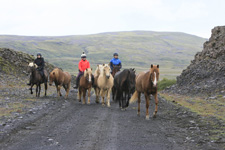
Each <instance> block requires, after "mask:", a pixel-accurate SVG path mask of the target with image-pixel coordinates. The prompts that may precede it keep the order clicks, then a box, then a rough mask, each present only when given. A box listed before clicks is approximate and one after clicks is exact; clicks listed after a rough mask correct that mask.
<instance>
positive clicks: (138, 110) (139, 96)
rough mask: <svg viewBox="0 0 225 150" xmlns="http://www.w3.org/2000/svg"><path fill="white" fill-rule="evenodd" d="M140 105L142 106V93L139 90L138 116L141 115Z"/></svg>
mask: <svg viewBox="0 0 225 150" xmlns="http://www.w3.org/2000/svg"><path fill="white" fill-rule="evenodd" d="M140 107H141V93H139V92H138V113H137V115H138V116H140Z"/></svg>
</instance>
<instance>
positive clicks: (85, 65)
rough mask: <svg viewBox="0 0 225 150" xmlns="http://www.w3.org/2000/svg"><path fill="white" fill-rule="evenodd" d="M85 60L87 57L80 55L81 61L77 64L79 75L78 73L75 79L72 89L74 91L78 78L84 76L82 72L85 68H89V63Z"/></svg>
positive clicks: (77, 84)
mask: <svg viewBox="0 0 225 150" xmlns="http://www.w3.org/2000/svg"><path fill="white" fill-rule="evenodd" d="M86 58H87V56H86V54H84V52H83V54H82V55H81V61H80V62H79V64H78V68H79V73H78V75H77V78H76V86H75V87H74V88H75V89H77V88H78V86H79V81H80V77H81V76H82V75H83V74H84V71H85V70H86V69H87V68H90V63H89V61H88V60H87V59H86ZM93 83H94V76H93V75H92V84H93Z"/></svg>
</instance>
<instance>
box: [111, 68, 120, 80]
mask: <svg viewBox="0 0 225 150" xmlns="http://www.w3.org/2000/svg"><path fill="white" fill-rule="evenodd" d="M119 71H120V66H115V65H113V70H112V76H113V78H114V77H115V74H116V73H117V72H119Z"/></svg>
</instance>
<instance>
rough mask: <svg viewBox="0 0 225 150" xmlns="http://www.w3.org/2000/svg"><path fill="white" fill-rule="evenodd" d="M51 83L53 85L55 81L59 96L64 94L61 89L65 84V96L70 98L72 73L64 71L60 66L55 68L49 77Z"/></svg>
mask: <svg viewBox="0 0 225 150" xmlns="http://www.w3.org/2000/svg"><path fill="white" fill-rule="evenodd" d="M49 80H50V81H49V85H50V86H51V85H52V82H55V86H56V90H57V94H58V97H59V96H62V94H61V92H60V89H61V87H62V86H63V87H64V89H65V90H66V96H65V98H68V94H69V91H70V84H71V83H70V82H71V75H70V74H69V73H68V72H63V71H62V70H61V69H59V68H55V69H54V70H53V71H52V72H51V73H50V77H49Z"/></svg>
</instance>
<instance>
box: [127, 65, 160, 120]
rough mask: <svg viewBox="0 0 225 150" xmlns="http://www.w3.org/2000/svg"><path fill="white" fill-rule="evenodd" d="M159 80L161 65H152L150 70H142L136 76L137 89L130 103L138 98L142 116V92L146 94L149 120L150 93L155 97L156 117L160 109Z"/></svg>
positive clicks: (147, 118)
mask: <svg viewBox="0 0 225 150" xmlns="http://www.w3.org/2000/svg"><path fill="white" fill-rule="evenodd" d="M158 80H159V65H157V66H156V65H151V68H150V70H149V71H148V72H146V73H145V72H141V73H140V74H138V75H137V77H136V91H135V93H134V94H133V96H132V97H131V99H130V103H133V102H135V101H136V100H137V99H138V115H139V116H140V103H141V93H144V95H145V101H146V120H149V112H148V107H149V100H150V94H152V95H153V96H154V97H155V112H154V113H153V117H154V118H155V117H156V113H157V111H158V97H157V82H158Z"/></svg>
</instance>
